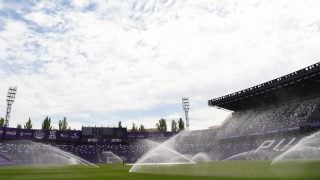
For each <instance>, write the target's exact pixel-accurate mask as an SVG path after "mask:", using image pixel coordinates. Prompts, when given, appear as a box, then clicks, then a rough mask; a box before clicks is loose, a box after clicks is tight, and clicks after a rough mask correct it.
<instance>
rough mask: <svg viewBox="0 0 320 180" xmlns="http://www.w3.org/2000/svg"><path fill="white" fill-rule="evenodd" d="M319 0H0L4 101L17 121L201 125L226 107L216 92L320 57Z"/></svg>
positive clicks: (250, 83)
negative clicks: (212, 103) (12, 90)
mask: <svg viewBox="0 0 320 180" xmlns="http://www.w3.org/2000/svg"><path fill="white" fill-rule="evenodd" d="M319 9H320V2H319V1H317V0H305V1H302V0H281V1H279V0H275V1H273V0H271V1H270V0H241V1H239V0H228V1H227V0H197V1H194V0H149V1H146V0H106V1H101V0H87V1H80V0H61V1H31V0H30V1H19V0H15V1H13V0H8V1H0V85H1V87H2V88H0V95H1V94H2V96H0V102H3V103H0V110H1V111H2V114H3V115H2V116H5V111H6V104H5V98H6V92H7V89H8V87H9V86H12V85H16V86H18V94H17V98H16V101H15V103H14V104H13V109H12V116H11V118H12V121H11V123H10V125H11V126H16V125H17V124H19V123H21V124H23V123H25V122H26V121H27V119H28V118H29V117H31V119H32V120H33V122H34V127H35V128H40V125H41V121H42V120H43V119H44V117H45V116H47V115H49V116H51V117H52V119H53V121H54V123H55V126H56V127H57V125H56V124H57V121H58V120H59V119H62V118H63V117H64V116H66V117H67V119H68V120H69V124H70V125H71V127H72V128H77V129H79V128H81V126H82V125H85V126H89V125H91V126H94V125H97V126H114V125H116V124H117V122H118V121H120V120H121V121H122V122H123V124H124V125H127V126H128V127H131V126H132V123H135V124H144V125H145V126H146V127H147V128H154V127H155V123H156V122H157V120H159V119H160V118H166V119H168V120H171V119H178V118H180V117H183V111H182V108H181V97H182V96H187V97H189V98H190V104H191V107H190V120H191V122H190V123H191V129H205V128H208V127H209V126H212V125H219V124H220V123H221V122H222V121H223V120H224V118H225V117H226V116H228V113H227V112H223V111H221V110H217V109H213V108H209V107H208V106H207V100H208V99H211V98H214V97H219V96H222V95H225V94H227V93H232V92H234V91H237V90H241V89H243V88H247V87H249V86H253V85H256V84H258V83H262V82H264V81H267V80H270V79H273V78H276V77H278V76H281V75H284V74H287V73H290V72H292V71H295V70H298V69H300V68H303V67H305V66H308V65H310V64H312V63H315V62H318V61H319V57H320V51H319V49H318V47H319V45H320V34H319V32H320V12H319Z"/></svg>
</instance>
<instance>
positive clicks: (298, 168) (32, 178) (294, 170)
mask: <svg viewBox="0 0 320 180" xmlns="http://www.w3.org/2000/svg"><path fill="white" fill-rule="evenodd" d="M99 167H100V168H95V167H87V166H12V167H0V179H1V180H2V179H3V180H10V179H12V180H19V179H29V180H50V179H70V180H72V179H75V180H81V179H84V180H95V179H97V180H98V179H110V180H140V179H141V180H150V179H152V180H158V179H159V180H160V179H165V180H180V179H181V180H191V179H201V180H206V179H217V180H220V179H223V180H225V179H237V180H240V179H251V180H253V179H320V162H319V161H313V162H310V161H309V162H303V161H294V162H285V163H279V164H276V165H273V166H270V162H269V161H227V162H211V163H201V164H196V165H172V166H144V167H142V168H143V169H141V170H142V171H144V172H148V173H129V172H128V171H129V169H130V166H127V165H125V166H123V165H122V164H99ZM162 173H164V174H162Z"/></svg>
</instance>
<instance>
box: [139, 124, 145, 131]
mask: <svg viewBox="0 0 320 180" xmlns="http://www.w3.org/2000/svg"><path fill="white" fill-rule="evenodd" d="M139 132H146V128H144V125H142V124H140V127H139Z"/></svg>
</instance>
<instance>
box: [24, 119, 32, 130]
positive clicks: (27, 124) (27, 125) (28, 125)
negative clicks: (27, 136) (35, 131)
mask: <svg viewBox="0 0 320 180" xmlns="http://www.w3.org/2000/svg"><path fill="white" fill-rule="evenodd" d="M24 128H25V129H32V123H31V119H30V117H29V120H28V121H27V122H26V124H25V125H24Z"/></svg>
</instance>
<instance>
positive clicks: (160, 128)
mask: <svg viewBox="0 0 320 180" xmlns="http://www.w3.org/2000/svg"><path fill="white" fill-rule="evenodd" d="M156 126H157V130H158V131H159V132H167V122H166V120H165V119H163V118H161V119H160V120H159V122H158V123H157V124H156Z"/></svg>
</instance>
